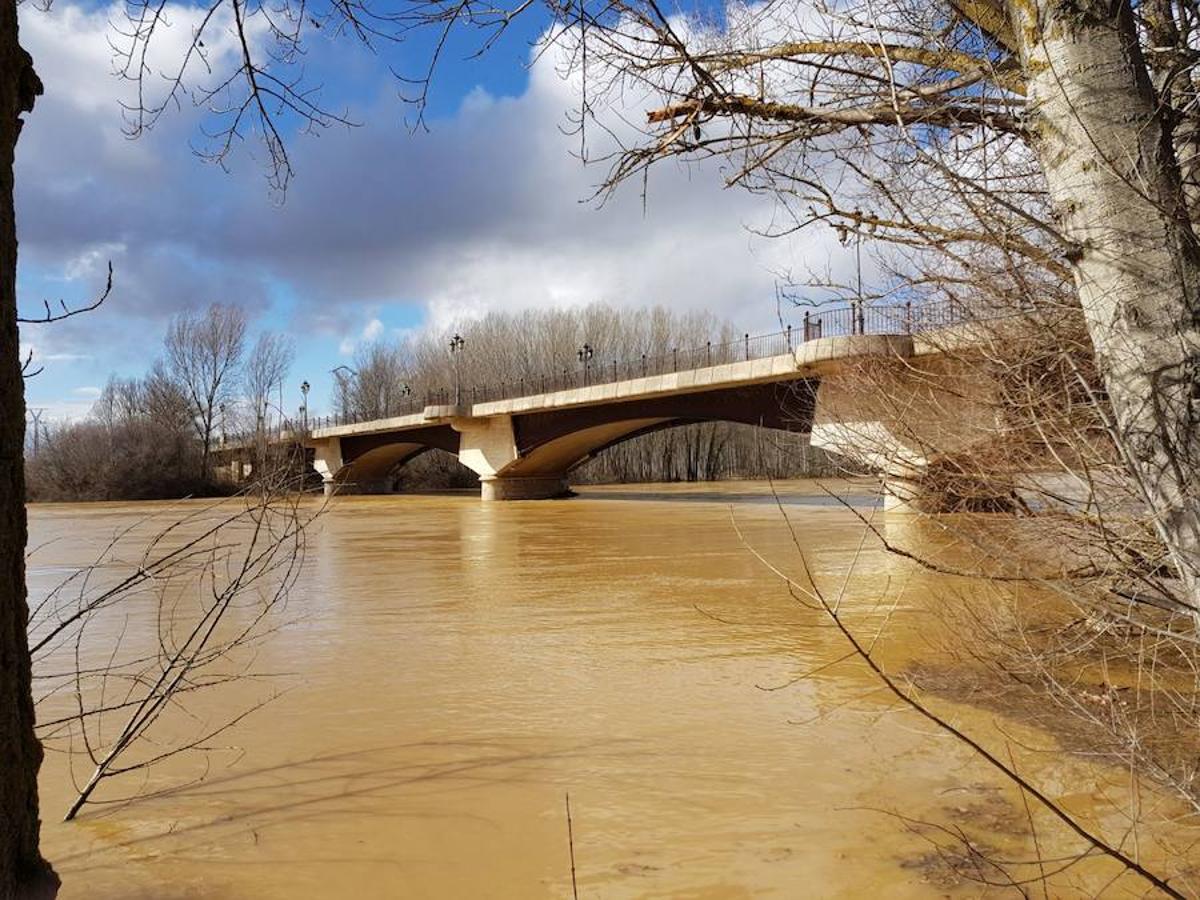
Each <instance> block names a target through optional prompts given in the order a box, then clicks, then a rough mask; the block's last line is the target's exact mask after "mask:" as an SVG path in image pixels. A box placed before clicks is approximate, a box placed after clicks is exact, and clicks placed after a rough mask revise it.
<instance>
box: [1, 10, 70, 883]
mask: <svg viewBox="0 0 1200 900" xmlns="http://www.w3.org/2000/svg"><path fill="white" fill-rule="evenodd" d="M41 90H42V86H41V83H40V82H39V81H38V78H37V75H36V74H34V71H33V64H32V61H31V60H30V58H29V54H28V53H26V52H25V51H24V50H23V49H22V48H21V45H20V43H19V41H18V34H17V7H16V3H15V2H14V0H0V154H2V156H3V158H0V900H10V898H33V897H36V898H41V897H53V896H54V894H55V893H56V892H57V888H58V878H57V876H55V874H54V870H53V869H51V868H50V865H49V864H48V863H47V862H46V861H45V860H44V859H42V856H41V853H40V852H39V851H38V832H39V825H40V822H39V819H38V790H37V775H38V767H39V766H40V765H41V761H42V747H41V744H40V743H39V742H38V740H37V737H36V736H35V734H34V730H33V729H34V712H33V696H32V691H31V681H30V658H29V642H28V635H27V631H26V629H27V627H28V620H29V609H28V606H27V605H26V600H25V538H26V524H25V469H24V466H25V463H24V447H25V385H24V379H23V378H22V374H21V348H20V337H19V334H18V329H17V288H16V280H17V231H16V216H15V213H14V209H13V158H14V155H15V152H16V145H17V138H18V136H19V135H20V133H21V120H20V116H21V113H22V112H27V111H29V110H32V109H33V101H34V98H35V97H36V96H37V95H38V94H40V93H41Z"/></svg>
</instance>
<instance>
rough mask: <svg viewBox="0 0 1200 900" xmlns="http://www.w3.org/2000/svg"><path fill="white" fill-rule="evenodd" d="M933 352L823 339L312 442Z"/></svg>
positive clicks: (384, 423) (317, 433)
mask: <svg viewBox="0 0 1200 900" xmlns="http://www.w3.org/2000/svg"><path fill="white" fill-rule="evenodd" d="M922 352H928V347H927V346H925V345H924V344H923V342H922V343H921V345H918V343H917V342H916V339H914V337H913V336H910V335H894V334H886V335H872V334H866V335H840V336H837V337H828V338H818V339H816V340H811V341H807V342H805V343H803V344H800V345H799V346H798V347H796V349H795V350H794V351H792V352H791V353H785V354H780V355H777V356H768V357H762V358H760V359H750V360H742V361H739V362H731V363H724V364H722V365H716V366H704V367H701V368H697V369H688V370H685V371H680V372H666V373H663V374H660V375H647V376H644V377H640V378H630V379H625V380H622V381H610V382H602V383H599V384H591V385H581V386H579V387H574V388H568V389H565V390H557V391H548V392H546V393H538V394H530V395H527V396H523V397H513V398H509V399H504V400H490V401H485V402H481V403H464V404H460V405H457V406H455V405H453V404H450V405H441V406H427V407H425V408H424V410H422V411H421V412H418V413H411V414H408V415H403V416H392V417H390V418H386V419H372V420H368V421H363V422H349V423H343V424H337V425H329V426H325V427H317V428H313V429H312V432H311V440H314V441H319V440H326V439H329V438H335V437H349V436H352V435H364V434H377V433H380V432H400V431H409V430H415V429H417V428H427V427H429V426H430V425H433V424H439V423H447V422H449V421H450V420H451V419H455V418H462V419H467V418H484V417H491V416H505V415H517V414H521V413H534V412H542V411H546V410H554V409H565V408H569V407H580V406H594V405H597V404H607V403H619V402H622V401H629V400H641V399H647V398H651V397H662V396H670V395H676V394H688V393H695V392H699V391H708V390H714V389H720V388H728V387H738V386H741V385H753V384H762V383H766V382H772V381H787V380H790V379H794V378H800V377H804V376H807V375H813V374H818V373H819V371H820V369H821V368H822V364H827V363H836V362H838V361H839V360H844V359H848V358H851V357H863V356H888V357H911V356H913V355H915V354H920V353H922Z"/></svg>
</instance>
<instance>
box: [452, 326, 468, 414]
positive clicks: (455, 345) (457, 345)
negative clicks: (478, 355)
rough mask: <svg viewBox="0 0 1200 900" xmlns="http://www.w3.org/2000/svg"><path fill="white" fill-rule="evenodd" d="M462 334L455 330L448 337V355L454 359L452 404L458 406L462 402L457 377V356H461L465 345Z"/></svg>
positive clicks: (460, 381) (460, 380)
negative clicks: (452, 335)
mask: <svg viewBox="0 0 1200 900" xmlns="http://www.w3.org/2000/svg"><path fill="white" fill-rule="evenodd" d="M466 343H467V342H466V341H465V340H464V339H463V336H462V335H461V334H459V333H457V332H455V334H454V337H452V338H450V357H451V358H452V359H453V360H454V405H455V406H458V405H459V404H460V403H462V379H461V378H460V377H459V365H458V361H459V357H460V356H462V351H463V347H464V346H465V345H466Z"/></svg>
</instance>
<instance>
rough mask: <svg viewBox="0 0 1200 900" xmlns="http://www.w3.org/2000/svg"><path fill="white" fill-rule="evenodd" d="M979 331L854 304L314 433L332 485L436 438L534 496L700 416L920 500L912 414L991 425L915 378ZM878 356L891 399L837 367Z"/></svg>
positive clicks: (476, 467)
mask: <svg viewBox="0 0 1200 900" xmlns="http://www.w3.org/2000/svg"><path fill="white" fill-rule="evenodd" d="M868 314H869V315H868ZM831 331H834V332H842V333H834V334H830V332H831ZM969 331H970V329H969V327H965V326H963V325H962V324H953V323H948V322H947V320H946V317H945V316H938V317H926V318H924V319H923V320H922V321H921V323H920V324H916V323H914V317H913V311H912V310H911V309H910V308H908V307H905V308H903V309H900V310H897V309H892V310H879V309H871V310H866V309H863V308H861V307H854V308H851V309H849V310H838V311H833V312H824V313H822V315H821V318H819V319H814V320H812V321H806V325H805V329H804V331H803V332H800V331H799V330H797V331H796V332H795V333H794V334H793V332H792V331H791V330H790V329H789V330H788V331H787V332H780V333H779V334H776V335H769V336H765V337H763V338H754V339H752V338H750V337H749V336H747V337H746V338H745V340H744V342H742V341H738V342H734V343H731V344H728V345H721V346H719V347H714V346H712V345H709V346H707V347H705V348H700V349H699V350H697V349H693V350H689V351H687V352H686V353H685V354H684V356H683V367H682V368H681V367H680V354H679V353H678V352H673V353H672V355H671V357H669V358H664V359H656V360H647V358H646V357H642V358H641V360H640V361H638V360H634V361H632V362H629V363H625V364H623V365H617V364H614V365H613V366H612V369H611V371H610V370H609V368H608V367H607V366H597V367H596V370H595V371H594V372H591V373H589V372H587V371H586V370H585V372H584V373H583V374H582V375H580V376H575V375H572V374H570V373H566V374H565V375H564V377H565V378H566V379H567V380H568V381H575V380H576V379H577V378H578V381H579V382H582V381H584V380H586V381H587V382H588V383H574V384H563V383H562V380H561V379H551V380H549V381H547V380H546V379H528V380H524V381H523V382H522V384H521V387H520V388H518V386H517V385H516V384H513V385H511V386H508V387H507V388H495V389H493V391H494V392H495V393H504V392H505V391H507V392H509V393H516V394H518V396H511V397H498V398H494V399H485V398H481V397H480V393H481V392H480V391H479V390H477V389H476V390H473V389H463V390H461V391H459V392H458V395H459V396H458V402H455V398H454V397H453V396H441V397H434V398H432V400H433V402H429V403H427V404H425V405H423V406H422V407H420V408H414V410H413V411H412V412H411V413H408V414H405V415H399V416H395V417H392V418H386V419H376V420H372V421H359V422H338V421H330V420H323V421H322V420H318V421H316V422H315V423H313V425H314V427H312V428H311V429H310V430H309V431H308V432H307V433H306V434H305V435H304V436H303V440H304V443H305V445H306V446H308V447H310V448H311V449H312V451H313V464H314V468H315V469H316V471H317V472H318V473H320V475H321V477H322V479H323V481H324V485H325V491H326V493H333V492H334V491H336V490H337V489H338V488H339V486H340V485H345V486H347V487H352V486H355V485H357V486H365V485H369V484H371V483H372V482H378V481H380V480H382V479H384V478H385V477H386V476H387V475H388V474H389V473H390V472H392V471H393V470H395V469H396V468H397V467H398V466H402V465H403V464H404V463H406V462H408V461H409V460H412V459H414V458H415V457H417V456H418V455H420V454H421V453H424V452H426V451H427V450H430V449H433V448H437V449H440V450H444V451H446V452H449V453H453V454H455V455H457V456H458V459H459V461H460V462H461V463H462V464H463V465H464V466H466V467H467V468H469V469H471V470H472V471H473V472H475V473H476V474H477V475H478V476H479V480H480V483H481V489H482V496H483V498H484V499H485V500H533V499H543V498H550V497H557V496H562V495H564V494H565V493H567V476H568V474H569V473H570V471H571V470H572V469H573V468H575V467H576V466H578V465H580V464H581V463H583V462H585V461H586V460H588V459H590V458H591V457H593V456H594V455H596V454H597V453H599V452H601V451H603V450H604V449H606V448H608V447H611V446H613V445H614V444H617V443H620V442H621V441H625V440H629V439H630V438H633V437H636V436H638V435H643V434H647V433H649V432H651V431H655V430H658V429H662V428H670V427H673V426H676V425H683V424H688V423H694V422H709V421H726V422H743V423H749V424H754V425H760V426H764V427H768V428H776V429H783V430H787V431H793V432H799V433H804V434H809V435H811V440H812V443H813V445H814V446H820V447H824V448H826V449H828V450H831V451H833V452H836V453H839V454H842V455H846V456H850V457H852V458H856V459H858V460H859V461H860V462H861V461H865V462H866V464H867V465H869V466H871V467H873V468H875V469H877V470H878V471H880V472H881V473H883V474H884V475H885V476H887V480H888V483H889V484H890V485H891V486H892V490H891V493H890V495H889V497H893V496H894V498H895V499H902V500H906V501H912V500H914V499H915V498H914V494H915V493H916V492H917V490H918V489H917V488H916V487H915V486H916V485H917V484H918V483H919V481H920V473H921V471H922V470H923V468H924V467H925V466H926V465H927V464H928V462H929V460H928V459H927V458H926V454H927V450H926V448H925V447H923V446H922V445H921V444H922V442H921V441H920V440H919V439H918V440H914V438H913V434H914V423H917V422H919V421H925V422H927V427H928V428H934V427H936V428H937V430H938V443H939V446H940V447H942V448H945V447H946V446H947V445H962V444H963V443H969V442H971V441H976V440H981V439H986V436H987V434H988V433H989V427H988V423H987V422H981V421H980V416H979V411H978V410H977V409H975V408H973V407H972V408H968V407H971V404H967V405H964V404H963V402H962V397H963V395H964V394H965V393H966V392H965V391H949V392H947V391H944V390H938V391H936V392H934V393H935V394H936V396H935V395H933V394H931V393H930V388H929V383H930V382H929V379H928V378H927V377H923V376H919V375H913V376H911V377H907V378H906V376H905V372H910V373H914V372H915V371H916V370H915V368H914V366H915V365H916V363H915V361H917V360H921V362H920V364H919V365H920V367H921V368H922V369H925V370H928V369H929V367H930V366H932V367H934V368H937V367H939V366H941V365H943V362H942V361H943V360H944V359H945V350H946V347H947V343H948V341H951V342H953V343H954V344H955V345H958V346H961V345H963V344H969V343H970V340H971V337H970V334H969ZM873 332H874V333H873ZM739 356H740V357H741V358H737V357H739ZM871 361H874V362H875V363H877V364H879V365H883V366H885V367H890V370H891V371H892V375H891V376H890V377H891V381H890V382H889V385H888V389H887V394H888V397H887V398H886V400H887V402H886V403H879V402H875V401H876V400H878V399H880V398H877V397H872V396H870V395H867V396H863V395H862V393H861V391H857V390H856V389H855V385H854V383H853V380H852V379H851V380H850V381H847V379H846V378H844V377H839V376H842V375H845V373H846V372H847V371H848V369H850V368H852V367H854V366H860V365H862V364H864V362H867V363H870V362H871ZM639 363H640V364H639ZM665 369H669V371H666V370H665ZM597 381H599V382H600V383H596V382H597ZM874 383H875V384H878V382H874ZM531 388H532V389H533V390H532V391H531V390H530V389H531ZM522 389H523V392H522ZM486 396H487V395H485V397H486ZM897 486H900V487H899V488H898V487H897Z"/></svg>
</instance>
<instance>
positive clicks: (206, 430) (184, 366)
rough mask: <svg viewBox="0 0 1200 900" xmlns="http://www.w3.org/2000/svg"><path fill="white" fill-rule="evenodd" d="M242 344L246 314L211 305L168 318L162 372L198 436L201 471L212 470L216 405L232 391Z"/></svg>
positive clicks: (242, 347) (244, 338) (229, 396)
mask: <svg viewBox="0 0 1200 900" xmlns="http://www.w3.org/2000/svg"><path fill="white" fill-rule="evenodd" d="M245 343H246V314H245V313H244V312H243V311H242V310H240V309H238V308H237V307H235V306H222V305H220V304H213V305H212V306H210V307H208V309H206V310H204V311H203V312H199V313H183V314H181V315H179V316H176V317H175V319H174V320H172V322H171V325H170V327H169V328H168V329H167V337H166V342H165V344H166V371H167V372H168V373H170V376H171V378H172V379H173V380H174V381H175V382H176V383H177V384H178V385H180V387H182V389H183V391H184V393H185V394H186V395H187V398H188V402H189V404H190V412H191V415H192V421H193V423H194V425H195V428H196V434H197V436H198V437H199V438H200V444H201V456H200V475H201V477H202V478H207V477H208V476H209V474H210V472H211V460H210V455H211V452H212V441H213V435H214V434H215V429H216V424H217V422H216V420H217V414H218V409H219V407H220V405H221V404H222V403H225V402H227V401H229V400H231V399H232V398H233V396H234V392H235V389H236V381H237V369H238V365H239V364H240V363H241V360H242V353H243V350H244V348H245Z"/></svg>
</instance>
